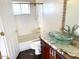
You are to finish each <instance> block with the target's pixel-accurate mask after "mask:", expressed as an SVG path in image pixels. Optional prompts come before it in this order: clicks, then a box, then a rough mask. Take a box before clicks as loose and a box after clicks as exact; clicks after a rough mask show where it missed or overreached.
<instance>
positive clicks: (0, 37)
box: [0, 17, 7, 59]
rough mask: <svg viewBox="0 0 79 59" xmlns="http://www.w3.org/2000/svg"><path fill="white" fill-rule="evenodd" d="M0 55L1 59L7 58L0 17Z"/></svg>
mask: <svg viewBox="0 0 79 59" xmlns="http://www.w3.org/2000/svg"><path fill="white" fill-rule="evenodd" d="M0 53H1V56H2V59H6V57H7V44H6V39H5V36H4V29H3V26H2V21H1V17H0Z"/></svg>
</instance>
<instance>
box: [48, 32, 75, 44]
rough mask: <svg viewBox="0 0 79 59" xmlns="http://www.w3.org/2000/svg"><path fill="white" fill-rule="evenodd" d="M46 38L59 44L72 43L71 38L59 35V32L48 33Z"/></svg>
mask: <svg viewBox="0 0 79 59" xmlns="http://www.w3.org/2000/svg"><path fill="white" fill-rule="evenodd" d="M48 36H49V37H50V41H53V42H54V43H59V44H71V43H72V41H73V38H72V37H69V36H68V35H66V34H61V33H59V32H49V33H48Z"/></svg>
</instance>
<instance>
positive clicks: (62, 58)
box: [56, 52, 65, 59]
mask: <svg viewBox="0 0 79 59" xmlns="http://www.w3.org/2000/svg"><path fill="white" fill-rule="evenodd" d="M56 59H65V58H64V56H63V55H61V54H60V53H58V52H56Z"/></svg>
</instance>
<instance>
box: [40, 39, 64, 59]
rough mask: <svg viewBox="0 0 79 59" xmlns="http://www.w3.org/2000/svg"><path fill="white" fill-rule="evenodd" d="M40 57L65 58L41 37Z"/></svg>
mask: <svg viewBox="0 0 79 59" xmlns="http://www.w3.org/2000/svg"><path fill="white" fill-rule="evenodd" d="M41 53H42V57H41V59H65V58H64V56H62V55H61V54H60V53H58V52H57V51H56V50H55V49H54V48H52V47H51V46H50V45H48V44H47V43H46V42H44V41H43V40H42V39H41Z"/></svg>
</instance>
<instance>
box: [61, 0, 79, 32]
mask: <svg viewBox="0 0 79 59" xmlns="http://www.w3.org/2000/svg"><path fill="white" fill-rule="evenodd" d="M78 15H79V0H64V12H63V20H62V29H63V28H64V27H65V26H66V25H68V26H70V27H71V28H72V27H73V26H74V25H76V24H77V25H78V23H79V17H78ZM77 32H79V31H77Z"/></svg>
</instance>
